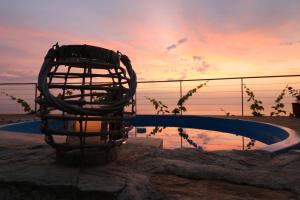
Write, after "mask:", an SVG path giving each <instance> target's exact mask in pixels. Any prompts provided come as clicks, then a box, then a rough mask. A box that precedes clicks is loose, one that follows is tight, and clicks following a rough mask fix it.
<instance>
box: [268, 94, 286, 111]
mask: <svg viewBox="0 0 300 200" xmlns="http://www.w3.org/2000/svg"><path fill="white" fill-rule="evenodd" d="M285 94H286V89H283V90H282V91H281V93H280V94H279V95H278V97H277V98H276V99H275V105H274V106H272V108H273V109H274V111H272V112H271V113H270V115H271V116H280V115H281V114H284V115H285V114H286V111H285V110H284V104H283V103H282V100H283V97H284V96H285Z"/></svg>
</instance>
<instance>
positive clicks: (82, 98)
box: [36, 44, 137, 152]
mask: <svg viewBox="0 0 300 200" xmlns="http://www.w3.org/2000/svg"><path fill="white" fill-rule="evenodd" d="M121 64H123V66H122V65H121ZM136 87H137V82H136V74H135V72H134V70H133V69H132V66H131V62H130V60H129V58H128V57H127V56H126V55H123V54H121V53H120V52H114V51H112V50H109V49H104V48H101V47H95V46H90V45H63V46H59V45H58V44H56V45H54V46H53V47H52V48H50V49H49V51H48V53H47V55H46V56H45V59H44V62H43V65H42V67H41V70H40V73H39V77H38V89H39V91H40V96H39V97H38V98H37V99H36V101H37V103H38V104H39V105H40V109H39V115H40V117H41V119H42V122H43V123H42V132H43V133H44V134H45V141H46V143H48V144H49V145H51V146H52V147H54V148H55V149H57V150H58V151H65V152H66V151H71V150H75V149H80V150H81V151H84V150H85V149H86V148H97V149H107V148H111V147H115V146H118V145H121V144H122V143H123V142H124V141H125V140H126V138H127V137H128V131H129V129H130V125H129V124H128V123H127V122H126V121H127V120H128V119H129V118H131V117H133V116H134V115H135V91H136ZM91 121H98V122H99V123H101V129H100V130H98V131H93V132H89V131H87V128H88V124H89V122H91ZM75 123H77V125H78V126H79V128H78V129H77V130H76V129H75V128H74V124H75ZM72 124H73V125H72ZM71 125H72V126H71ZM70 127H71V128H70ZM61 136H63V138H64V139H61ZM72 138H73V139H72ZM74 138H76V139H75V140H74ZM87 138H92V140H91V139H89V141H92V142H87ZM72 141H73V142H72ZM74 141H75V142H74Z"/></svg>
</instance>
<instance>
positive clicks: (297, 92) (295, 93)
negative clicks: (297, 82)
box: [286, 86, 300, 103]
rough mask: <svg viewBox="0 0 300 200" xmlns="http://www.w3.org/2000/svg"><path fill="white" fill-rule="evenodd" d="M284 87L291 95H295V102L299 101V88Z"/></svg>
mask: <svg viewBox="0 0 300 200" xmlns="http://www.w3.org/2000/svg"><path fill="white" fill-rule="evenodd" d="M286 88H287V89H288V91H289V94H290V95H292V97H295V100H296V102H297V103H300V90H296V89H294V88H293V87H291V86H286Z"/></svg>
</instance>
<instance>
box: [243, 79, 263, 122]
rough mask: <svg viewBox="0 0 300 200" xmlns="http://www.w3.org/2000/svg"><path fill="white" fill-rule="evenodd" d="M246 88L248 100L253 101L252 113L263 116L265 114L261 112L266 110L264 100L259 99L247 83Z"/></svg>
mask: <svg viewBox="0 0 300 200" xmlns="http://www.w3.org/2000/svg"><path fill="white" fill-rule="evenodd" d="M244 88H245V89H246V90H245V92H246V94H247V95H248V99H247V101H248V102H252V104H251V105H250V109H251V110H252V115H253V116H255V117H261V116H263V114H262V113H261V112H262V111H263V110H264V107H263V102H262V101H261V100H258V99H257V98H256V96H255V94H254V92H253V91H251V90H250V88H248V87H247V86H246V85H244Z"/></svg>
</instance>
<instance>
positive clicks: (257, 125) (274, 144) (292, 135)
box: [0, 115, 300, 153]
mask: <svg viewBox="0 0 300 200" xmlns="http://www.w3.org/2000/svg"><path fill="white" fill-rule="evenodd" d="M129 121H130V123H131V124H132V125H133V126H136V127H147V126H166V127H182V128H193V129H204V130H211V131H219V132H225V133H229V134H235V135H240V136H245V137H248V138H252V139H255V140H258V141H260V142H263V143H265V144H268V146H266V147H263V148H260V149H257V150H265V151H269V152H274V153H282V152H287V151H288V150H290V149H293V148H298V147H300V134H299V133H297V132H296V131H294V130H292V129H290V128H287V127H283V126H279V125H275V124H270V123H264V122H256V121H250V120H244V119H233V118H226V117H212V116H198V115H183V116H180V115H136V116H135V117H134V118H132V119H131V120H129ZM39 127H40V120H33V121H25V122H18V123H13V124H5V125H1V126H0V131H1V130H3V131H11V132H22V133H35V134H41V132H40V128H39Z"/></svg>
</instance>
